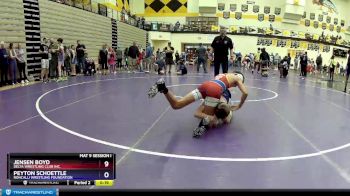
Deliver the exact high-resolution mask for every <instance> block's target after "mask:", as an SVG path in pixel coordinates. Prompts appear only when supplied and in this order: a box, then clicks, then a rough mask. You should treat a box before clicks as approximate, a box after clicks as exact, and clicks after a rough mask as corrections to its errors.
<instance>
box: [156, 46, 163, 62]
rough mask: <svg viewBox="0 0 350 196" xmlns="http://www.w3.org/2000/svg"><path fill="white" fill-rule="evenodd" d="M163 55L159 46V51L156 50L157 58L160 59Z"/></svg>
mask: <svg viewBox="0 0 350 196" xmlns="http://www.w3.org/2000/svg"><path fill="white" fill-rule="evenodd" d="M161 56H162V53H161V51H160V49H159V48H158V50H157V52H156V60H159V59H160V58H161Z"/></svg>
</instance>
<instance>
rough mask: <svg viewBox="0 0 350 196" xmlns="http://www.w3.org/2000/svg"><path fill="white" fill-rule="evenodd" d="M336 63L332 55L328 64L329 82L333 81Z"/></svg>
mask: <svg viewBox="0 0 350 196" xmlns="http://www.w3.org/2000/svg"><path fill="white" fill-rule="evenodd" d="M336 65H337V63H336V62H335V60H334V55H332V57H331V60H330V64H329V80H331V81H333V79H334V70H335V67H336Z"/></svg>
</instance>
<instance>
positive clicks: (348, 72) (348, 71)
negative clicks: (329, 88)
mask: <svg viewBox="0 0 350 196" xmlns="http://www.w3.org/2000/svg"><path fill="white" fill-rule="evenodd" d="M349 76H350V50H348V63H347V65H346V76H345V88H344V93H346V87H347V85H348V81H349Z"/></svg>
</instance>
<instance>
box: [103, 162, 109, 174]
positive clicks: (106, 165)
mask: <svg viewBox="0 0 350 196" xmlns="http://www.w3.org/2000/svg"><path fill="white" fill-rule="evenodd" d="M104 164H105V167H108V166H109V162H108V161H105V162H104ZM103 176H104V177H105V178H109V173H108V172H105V173H104V174H103Z"/></svg>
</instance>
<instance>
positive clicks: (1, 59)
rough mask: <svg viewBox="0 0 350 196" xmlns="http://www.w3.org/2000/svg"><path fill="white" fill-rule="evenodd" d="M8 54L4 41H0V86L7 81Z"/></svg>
mask: <svg viewBox="0 0 350 196" xmlns="http://www.w3.org/2000/svg"><path fill="white" fill-rule="evenodd" d="M8 67H9V65H8V54H7V50H6V48H5V43H4V42H3V41H1V42H0V71H1V83H0V86H4V85H6V84H7V82H8V76H7V75H8Z"/></svg>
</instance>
